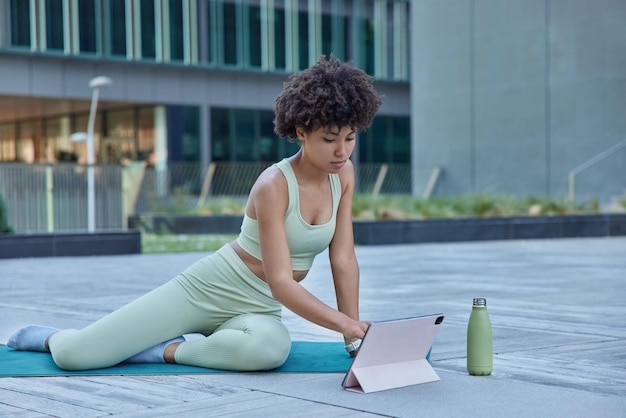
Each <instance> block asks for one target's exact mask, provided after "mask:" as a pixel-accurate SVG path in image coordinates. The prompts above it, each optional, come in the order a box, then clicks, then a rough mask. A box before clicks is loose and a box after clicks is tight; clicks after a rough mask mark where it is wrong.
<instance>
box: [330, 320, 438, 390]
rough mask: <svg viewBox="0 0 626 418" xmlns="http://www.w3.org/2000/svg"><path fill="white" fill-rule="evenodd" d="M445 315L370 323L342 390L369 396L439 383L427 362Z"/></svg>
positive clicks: (344, 380) (342, 384)
mask: <svg viewBox="0 0 626 418" xmlns="http://www.w3.org/2000/svg"><path fill="white" fill-rule="evenodd" d="M443 319H444V314H441V313H439V314H430V315H423V316H415V317H411V318H402V319H393V320H388V321H379V322H372V323H371V324H370V326H369V328H368V329H367V331H366V333H365V336H364V337H363V340H362V342H361V347H360V348H359V351H358V352H357V354H356V356H355V357H354V359H353V360H352V364H351V365H350V369H349V370H348V372H347V373H346V375H345V377H344V379H343V382H342V383H341V386H342V387H343V388H344V389H346V390H350V391H353V392H360V393H369V392H377V391H381V390H387V389H393V388H398V387H403V386H409V385H416V384H418V383H426V382H433V381H436V380H440V379H439V376H438V375H437V373H436V372H435V370H434V369H433V368H432V367H431V365H430V363H429V362H428V360H427V359H426V356H427V355H428V352H429V350H430V348H431V346H432V344H433V341H434V340H435V337H436V336H437V333H438V332H439V328H440V327H441V324H442V323H443Z"/></svg>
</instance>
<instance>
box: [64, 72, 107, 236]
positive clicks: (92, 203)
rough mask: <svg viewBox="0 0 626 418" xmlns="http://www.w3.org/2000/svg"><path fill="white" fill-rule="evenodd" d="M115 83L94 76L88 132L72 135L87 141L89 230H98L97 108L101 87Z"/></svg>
mask: <svg viewBox="0 0 626 418" xmlns="http://www.w3.org/2000/svg"><path fill="white" fill-rule="evenodd" d="M111 84H113V80H111V79H110V78H109V77H104V76H99V77H94V78H92V79H91V81H89V87H90V88H91V89H92V90H93V91H92V94H91V108H90V110H89V121H88V122H87V133H85V132H76V133H74V134H72V135H70V139H71V140H72V141H85V142H87V229H88V230H89V232H94V231H95V230H96V188H95V175H94V164H95V163H96V159H95V155H94V153H95V152H94V139H93V136H94V126H95V124H96V109H97V107H98V97H99V95H100V89H101V88H102V87H107V86H110V85H111Z"/></svg>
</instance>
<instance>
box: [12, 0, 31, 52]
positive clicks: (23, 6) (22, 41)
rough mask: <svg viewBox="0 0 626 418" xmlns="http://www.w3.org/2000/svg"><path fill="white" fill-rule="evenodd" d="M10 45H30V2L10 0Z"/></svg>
mask: <svg viewBox="0 0 626 418" xmlns="http://www.w3.org/2000/svg"><path fill="white" fill-rule="evenodd" d="M11 45H12V46H26V47H30V2H28V1H23V0H11Z"/></svg>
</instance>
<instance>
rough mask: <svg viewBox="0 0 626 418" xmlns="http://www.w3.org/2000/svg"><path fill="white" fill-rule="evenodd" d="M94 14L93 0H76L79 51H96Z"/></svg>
mask: <svg viewBox="0 0 626 418" xmlns="http://www.w3.org/2000/svg"><path fill="white" fill-rule="evenodd" d="M95 16H96V15H95V8H94V2H93V0H78V33H79V43H80V51H81V52H93V53H95V52H97V48H96V43H97V41H96V39H97V37H96V17H95Z"/></svg>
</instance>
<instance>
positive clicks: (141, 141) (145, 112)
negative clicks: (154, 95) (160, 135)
mask: <svg viewBox="0 0 626 418" xmlns="http://www.w3.org/2000/svg"><path fill="white" fill-rule="evenodd" d="M137 113H138V114H137V142H136V144H137V145H136V147H137V159H138V160H141V161H143V160H150V157H151V156H152V154H153V153H154V108H153V107H143V108H141V109H139V111H138V112H137Z"/></svg>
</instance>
